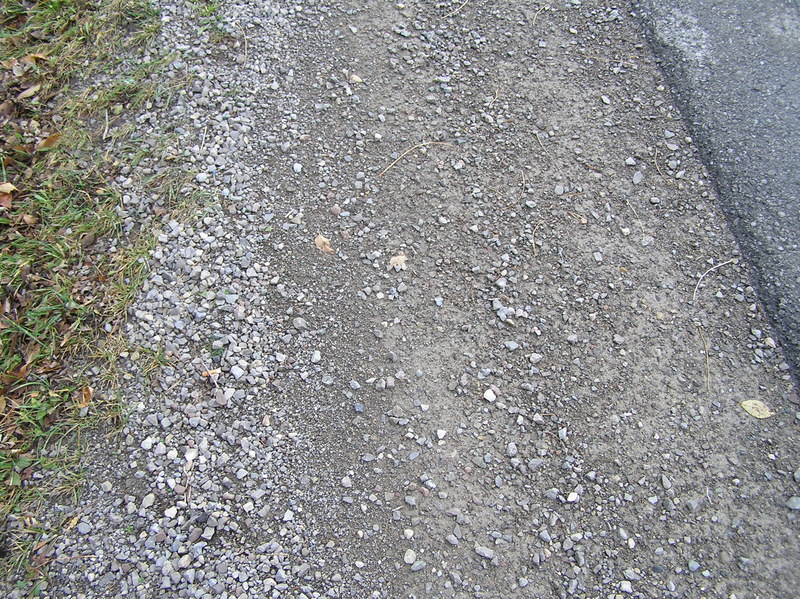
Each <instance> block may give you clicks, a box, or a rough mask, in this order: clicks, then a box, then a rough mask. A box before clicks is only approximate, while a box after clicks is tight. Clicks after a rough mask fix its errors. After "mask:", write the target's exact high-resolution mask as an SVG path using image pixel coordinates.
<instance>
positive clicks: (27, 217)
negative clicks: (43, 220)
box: [22, 214, 39, 225]
mask: <svg viewBox="0 0 800 599" xmlns="http://www.w3.org/2000/svg"><path fill="white" fill-rule="evenodd" d="M22 220H23V221H25V224H26V225H36V224H38V223H39V219H38V218H36V217H35V216H33V215H32V214H23V215H22Z"/></svg>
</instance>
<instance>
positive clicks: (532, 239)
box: [531, 220, 544, 258]
mask: <svg viewBox="0 0 800 599" xmlns="http://www.w3.org/2000/svg"><path fill="white" fill-rule="evenodd" d="M543 224H544V221H543V220H540V221H539V222H538V223H536V226H535V227H534V228H533V233H531V245H532V246H533V257H534V258H536V231H538V230H539V227H541V226H542V225H543Z"/></svg>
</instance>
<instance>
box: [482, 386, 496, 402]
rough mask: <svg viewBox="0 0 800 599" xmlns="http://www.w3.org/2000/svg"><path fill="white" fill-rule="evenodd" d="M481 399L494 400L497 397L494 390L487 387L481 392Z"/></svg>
mask: <svg viewBox="0 0 800 599" xmlns="http://www.w3.org/2000/svg"><path fill="white" fill-rule="evenodd" d="M483 399H485V400H486V401H494V400H496V399H497V395H495V392H494V391H492V390H491V389H487V390H486V391H485V392H484V394H483Z"/></svg>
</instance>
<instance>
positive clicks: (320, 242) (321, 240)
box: [314, 233, 336, 254]
mask: <svg viewBox="0 0 800 599" xmlns="http://www.w3.org/2000/svg"><path fill="white" fill-rule="evenodd" d="M314 245H316V246H317V247H318V248H319V249H320V250H321V251H323V252H325V253H326V254H335V253H336V252H335V251H334V249H333V248H332V247H331V240H330V239H328V238H327V237H325V236H324V235H322V233H320V234H319V235H317V238H316V239H315V240H314Z"/></svg>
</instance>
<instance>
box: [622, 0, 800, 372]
mask: <svg viewBox="0 0 800 599" xmlns="http://www.w3.org/2000/svg"><path fill="white" fill-rule="evenodd" d="M635 4H636V5H637V13H638V15H639V16H640V17H641V18H642V20H643V22H644V24H645V27H646V30H647V31H648V38H649V40H650V42H651V45H652V46H653V49H654V50H655V52H656V54H657V56H658V57H659V59H660V61H661V63H662V67H663V69H664V72H665V74H666V76H667V78H668V80H669V81H670V83H671V85H672V87H673V89H674V91H675V95H676V99H677V101H678V103H679V105H680V106H681V109H682V110H683V114H684V116H685V118H686V119H687V125H688V127H689V129H690V131H691V132H692V135H693V137H694V138H695V142H696V143H697V144H698V146H699V147H700V149H701V151H702V154H703V157H704V160H705V162H706V164H707V166H708V168H709V170H710V171H711V173H712V176H713V178H714V180H715V184H716V186H717V191H718V193H719V196H720V198H721V201H722V204H723V208H724V211H725V212H726V214H727V217H728V219H729V221H730V225H731V228H732V230H733V233H734V235H735V236H736V238H737V240H738V242H739V245H740V247H741V250H742V252H743V255H744V256H745V258H746V259H747V260H748V262H750V264H751V266H752V272H753V277H754V279H755V280H754V281H753V283H754V286H755V287H756V289H757V290H758V292H759V294H760V298H761V301H762V302H763V305H764V307H765V309H766V311H767V313H768V314H769V316H770V318H771V319H772V321H773V323H774V324H775V327H776V329H777V331H778V334H779V336H780V337H781V338H782V342H783V347H784V350H785V352H786V356H787V359H788V360H789V362H791V364H792V365H793V367H794V373H795V376H797V373H798V367H800V245H799V244H800V3H798V2H797V1H796V0H762V1H759V2H752V1H750V0H727V1H726V2H719V1H711V0H644V1H638V2H635Z"/></svg>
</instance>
